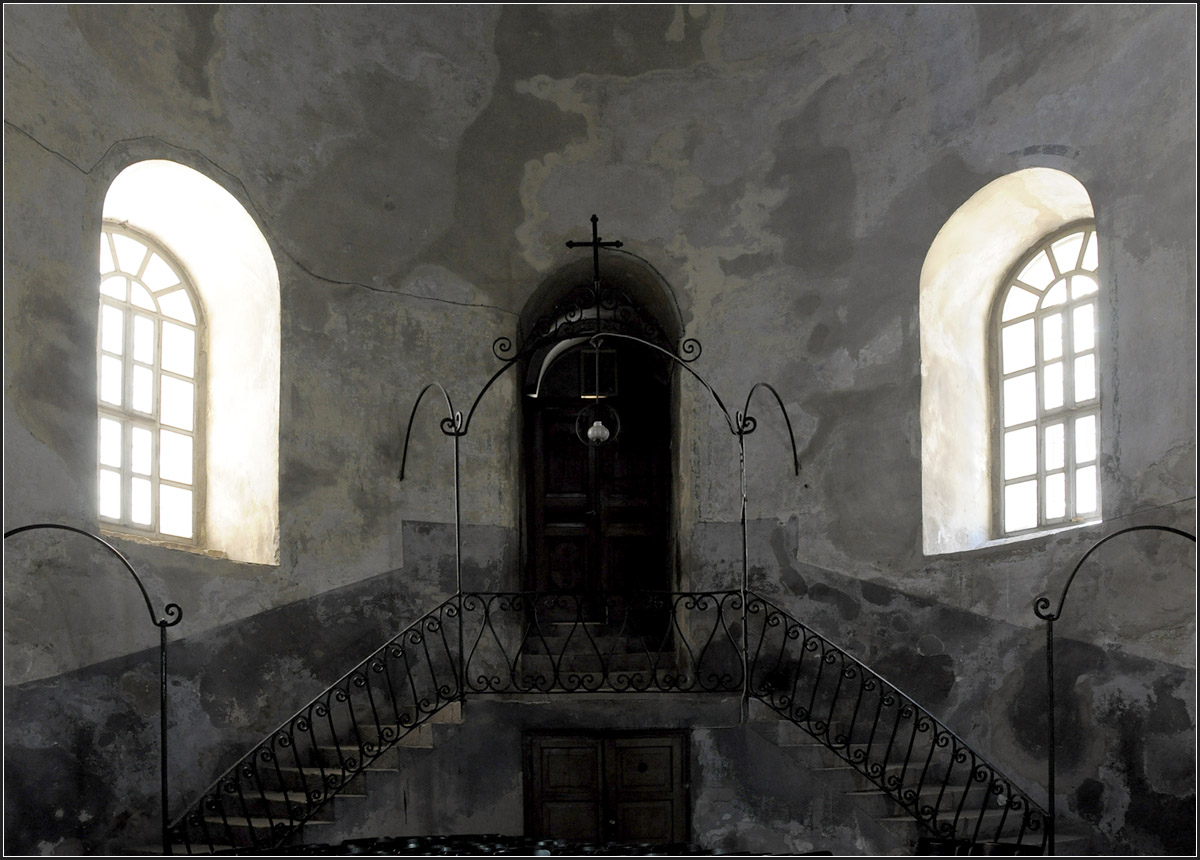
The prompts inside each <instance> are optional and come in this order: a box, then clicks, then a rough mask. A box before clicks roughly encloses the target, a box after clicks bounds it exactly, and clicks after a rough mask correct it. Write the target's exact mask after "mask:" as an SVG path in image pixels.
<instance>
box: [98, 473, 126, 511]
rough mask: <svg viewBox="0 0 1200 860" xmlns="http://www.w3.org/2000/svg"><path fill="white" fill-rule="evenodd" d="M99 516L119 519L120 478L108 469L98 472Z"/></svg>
mask: <svg viewBox="0 0 1200 860" xmlns="http://www.w3.org/2000/svg"><path fill="white" fill-rule="evenodd" d="M100 516H102V517H108V518H109V519H112V520H119V519H120V518H121V476H120V474H119V473H117V472H110V471H108V469H101V470H100Z"/></svg>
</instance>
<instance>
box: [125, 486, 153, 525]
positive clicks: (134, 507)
mask: <svg viewBox="0 0 1200 860" xmlns="http://www.w3.org/2000/svg"><path fill="white" fill-rule="evenodd" d="M130 490H131V491H132V492H131V494H130V499H129V500H130V502H131V503H132V504H131V510H130V519H132V520H133V521H134V522H135V523H137V524H138V525H140V526H148V525H150V524H151V519H150V510H151V504H150V482H149V481H148V480H146V479H145V478H134V479H133V481H132V482H131V486H130Z"/></svg>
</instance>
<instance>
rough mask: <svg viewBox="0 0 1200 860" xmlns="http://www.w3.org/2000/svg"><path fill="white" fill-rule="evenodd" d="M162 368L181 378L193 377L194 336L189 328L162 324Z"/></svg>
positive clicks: (194, 363) (194, 366)
mask: <svg viewBox="0 0 1200 860" xmlns="http://www.w3.org/2000/svg"><path fill="white" fill-rule="evenodd" d="M162 368H163V370H169V371H171V372H172V373H178V374H179V375H181V376H194V375H195V372H196V335H195V334H194V333H193V332H192V330H191V329H190V328H184V327H183V326H179V325H175V323H169V322H166V321H164V322H163V324H162Z"/></svg>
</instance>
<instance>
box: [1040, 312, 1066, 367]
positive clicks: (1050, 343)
mask: <svg viewBox="0 0 1200 860" xmlns="http://www.w3.org/2000/svg"><path fill="white" fill-rule="evenodd" d="M1053 358H1062V314H1051V315H1050V316H1048V317H1046V318H1044V319H1043V320H1042V360H1043V361H1049V360H1050V359H1053Z"/></svg>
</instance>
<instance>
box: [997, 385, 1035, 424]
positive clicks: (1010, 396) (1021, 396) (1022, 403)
mask: <svg viewBox="0 0 1200 860" xmlns="http://www.w3.org/2000/svg"><path fill="white" fill-rule="evenodd" d="M1034 418H1037V385H1036V383H1035V382H1034V374H1032V373H1026V374H1023V375H1022V376H1014V377H1013V378H1012V379H1006V380H1004V426H1005V427H1011V426H1012V425H1014V424H1024V423H1025V422H1026V421H1032V420H1033V419H1034Z"/></svg>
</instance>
